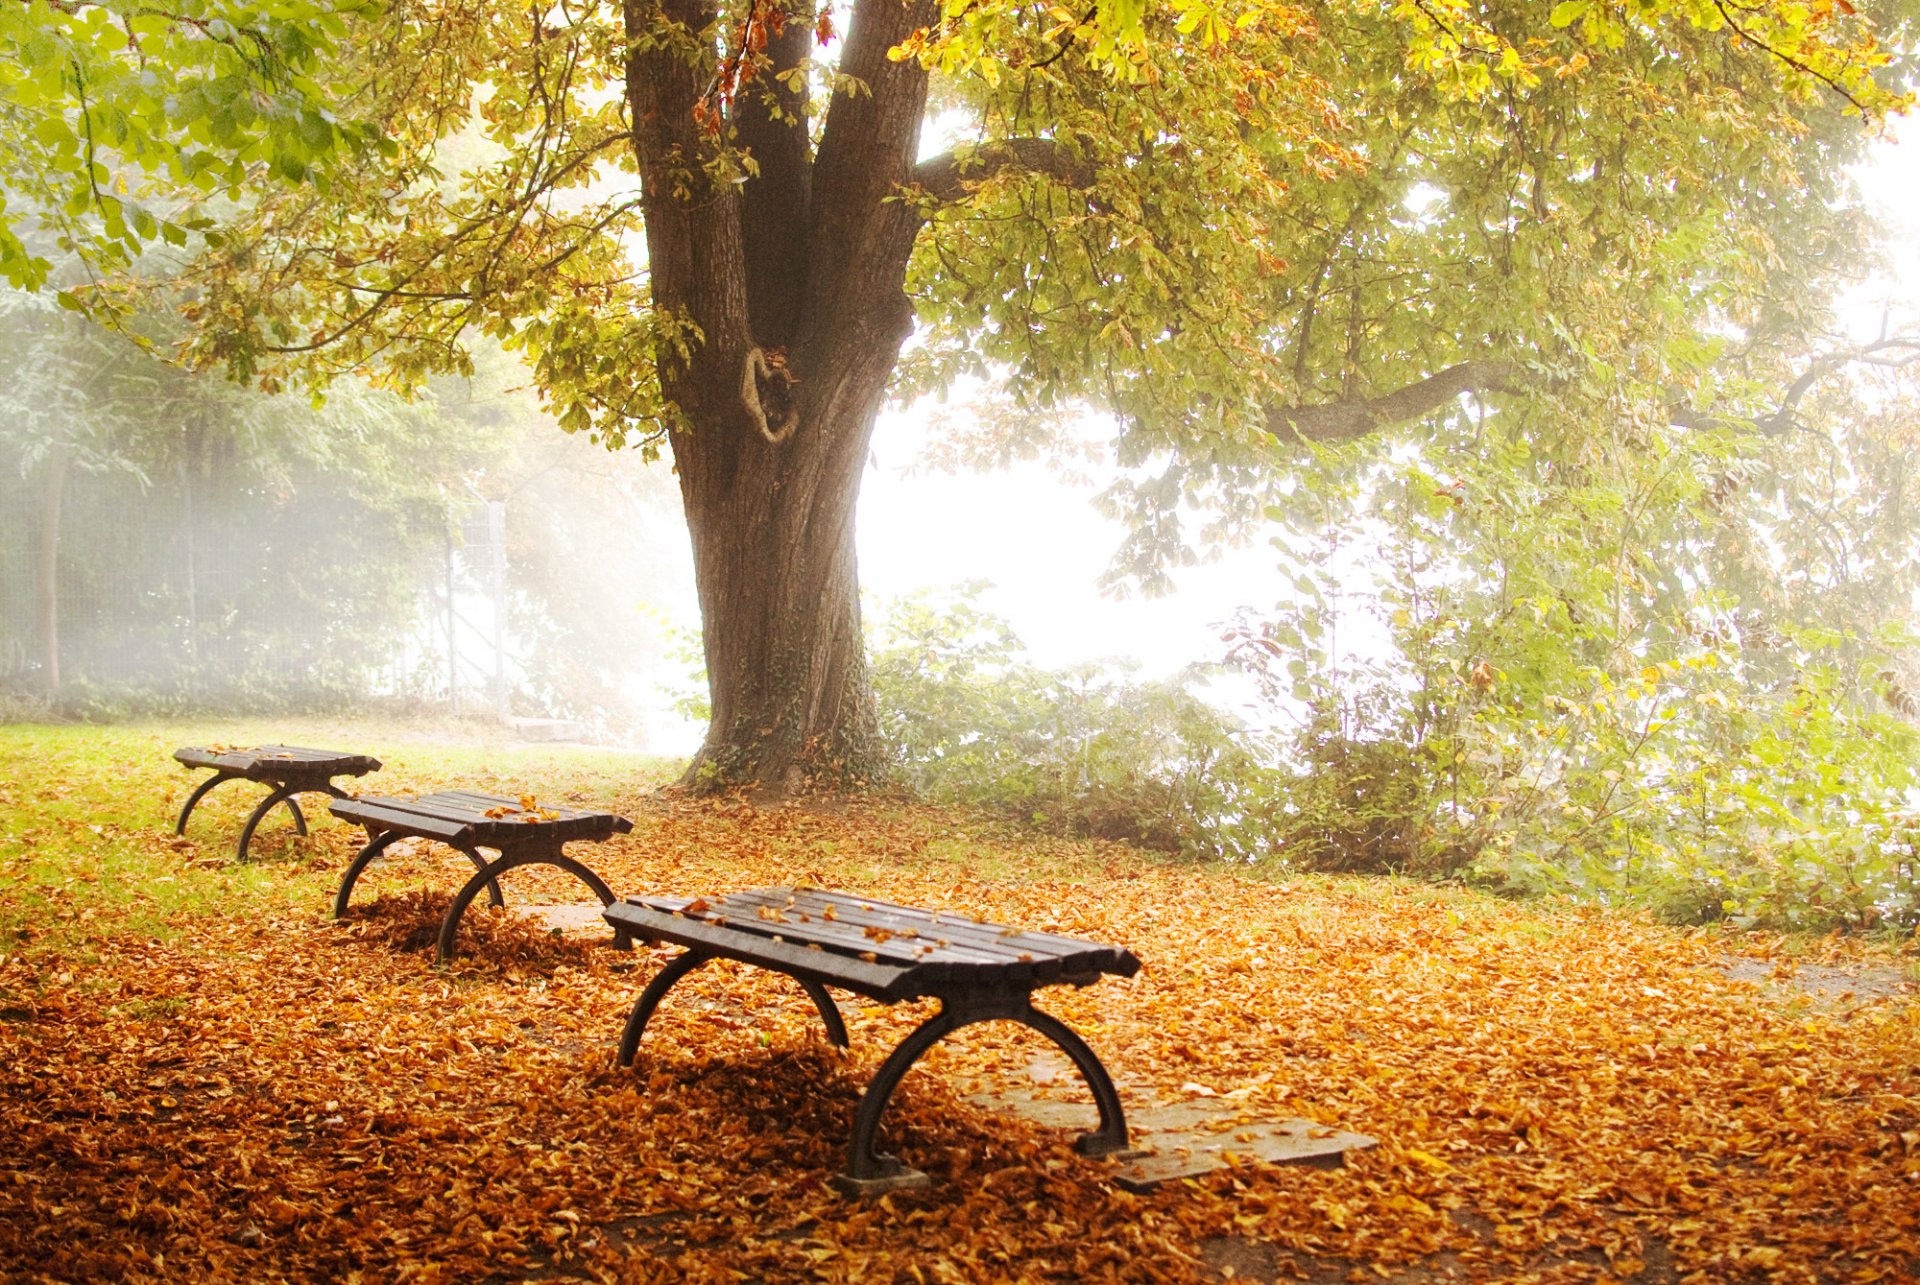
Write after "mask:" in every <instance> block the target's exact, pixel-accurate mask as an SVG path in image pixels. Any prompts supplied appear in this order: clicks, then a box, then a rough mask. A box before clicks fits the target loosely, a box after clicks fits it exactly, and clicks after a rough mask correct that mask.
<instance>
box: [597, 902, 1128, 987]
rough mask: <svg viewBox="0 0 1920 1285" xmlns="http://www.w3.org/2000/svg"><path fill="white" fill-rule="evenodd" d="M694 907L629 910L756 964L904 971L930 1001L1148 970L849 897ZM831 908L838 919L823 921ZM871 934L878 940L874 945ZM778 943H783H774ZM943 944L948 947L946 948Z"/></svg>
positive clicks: (1118, 958)
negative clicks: (767, 958) (792, 962)
mask: <svg viewBox="0 0 1920 1285" xmlns="http://www.w3.org/2000/svg"><path fill="white" fill-rule="evenodd" d="M694 904H696V903H695V902H694V901H693V900H690V899H688V898H684V897H630V898H628V900H627V905H628V906H629V907H632V908H637V909H641V910H645V911H648V912H651V913H653V914H656V915H665V916H667V917H668V919H667V921H668V922H670V923H673V924H677V925H682V926H683V931H684V926H686V925H694V924H703V925H707V926H710V927H712V928H715V929H718V930H721V931H723V932H725V933H727V934H730V935H729V936H727V937H726V938H725V939H724V940H725V941H726V942H727V943H728V945H727V946H726V948H725V949H726V953H728V954H730V955H731V956H732V957H734V958H738V959H744V960H747V961H748V962H757V961H758V956H756V955H755V954H754V952H755V951H758V950H759V949H761V947H763V946H765V945H767V944H774V945H781V946H788V945H793V944H795V943H798V944H799V946H800V947H801V948H803V949H807V948H811V947H816V946H817V947H819V951H818V952H817V953H819V954H825V955H829V956H837V957H839V958H840V959H842V960H847V961H850V962H853V963H859V964H868V965H873V964H878V965H883V966H888V967H894V968H898V969H902V970H904V971H905V972H906V973H907V974H908V975H909V978H908V979H907V980H903V981H902V982H901V983H900V986H902V987H908V988H910V989H911V991H912V993H915V994H922V995H931V994H944V993H951V992H954V991H956V990H966V989H970V988H984V989H989V990H1005V989H1022V990H1031V989H1033V988H1034V987H1037V986H1044V985H1047V984H1049V983H1053V982H1071V983H1074V984H1076V985H1085V984H1087V983H1089V982H1092V981H1094V980H1096V979H1098V978H1099V977H1100V976H1101V975H1102V974H1105V973H1112V974H1115V975H1118V976H1122V977H1131V976H1133V974H1134V973H1136V972H1137V971H1139V968H1140V961H1139V960H1138V959H1137V958H1136V957H1135V956H1134V955H1133V952H1131V951H1128V950H1123V949H1120V948H1118V947H1114V946H1107V945H1103V944H1101V943H1099V942H1092V941H1085V940H1081V939H1077V938H1072V937H1064V936H1061V935H1059V934H1055V933H1032V932H1023V931H1020V930H1017V929H1010V928H1004V927H1002V926H1001V925H998V924H990V923H985V922H983V921H980V920H975V919H964V920H962V919H957V918H956V917H954V916H952V915H949V914H944V913H941V912H934V911H928V910H922V909H919V908H917V907H912V906H899V905H894V904H892V903H888V902H877V901H874V900H872V899H870V898H865V897H854V896H851V895H849V894H845V893H838V892H825V891H821V890H817V889H807V888H801V889H794V888H756V889H751V890H748V891H745V892H735V893H729V894H726V895H724V896H718V897H714V898H711V899H703V900H702V901H701V902H700V903H699V904H700V905H701V909H700V910H699V911H698V912H695V913H692V914H689V913H688V911H687V907H689V906H691V905H694ZM829 908H831V909H832V910H833V912H834V917H833V918H832V919H828V918H826V917H825V914H824V912H825V911H826V910H827V909H829ZM766 912H772V914H771V915H767V914H766ZM868 929H872V930H874V932H875V935H874V936H868V935H867V930H868ZM949 933H951V934H952V936H949ZM776 937H777V938H780V939H781V940H780V941H778V942H775V941H774V940H773V939H774V938H776ZM881 937H884V938H885V939H884V940H881ZM672 940H679V938H672ZM942 940H944V941H946V943H947V944H946V945H944V946H942V945H940V944H939V943H940V942H941V941H942ZM769 966H773V967H777V966H778V965H772V964H769ZM896 989H899V987H896Z"/></svg>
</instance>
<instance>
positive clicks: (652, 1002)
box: [604, 888, 1140, 1193]
mask: <svg viewBox="0 0 1920 1285" xmlns="http://www.w3.org/2000/svg"><path fill="white" fill-rule="evenodd" d="M604 913H605V917H606V920H607V922H608V923H610V924H612V925H614V927H615V929H616V930H621V931H625V932H626V933H628V934H629V935H630V936H632V937H634V938H636V939H638V940H643V941H667V942H674V943H676V944H678V945H681V946H684V947H686V951H685V953H684V954H681V955H678V956H676V957H675V958H674V959H673V960H672V961H671V962H669V963H668V964H667V965H666V967H664V968H663V969H661V970H660V972H659V973H658V974H657V975H656V976H655V977H654V978H653V980H652V981H651V982H650V983H648V985H647V987H646V989H645V990H644V991H642V992H641V994H640V998H639V1000H638V1001H637V1002H636V1003H635V1004H634V1006H633V1013H632V1015H631V1016H630V1017H629V1018H628V1019H627V1025H626V1029H625V1030H624V1031H623V1032H622V1034H621V1038H620V1050H619V1063H620V1065H621V1066H630V1065H632V1064H633V1062H634V1060H635V1058H636V1057H637V1056H638V1053H639V1049H640V1039H641V1036H642V1035H643V1034H645V1032H646V1028H647V1023H648V1022H649V1020H651V1018H652V1017H653V1014H654V1011H655V1010H656V1009H657V1008H658V1007H659V1005H660V1001H661V1000H662V999H663V998H664V997H665V996H666V994H667V992H668V991H669V990H671V989H672V988H673V986H674V985H675V984H676V983H677V982H679V981H680V980H681V979H682V978H683V977H685V976H686V975H687V974H689V973H691V972H693V971H694V970H695V969H697V968H699V967H700V966H701V965H702V964H705V963H707V962H708V961H710V960H714V959H731V960H736V961H738V962H740V963H746V964H752V965H755V966H756V967H760V968H767V969H771V970H773V971H775V972H779V973H785V974H786V975H787V976H789V977H792V978H793V979H794V980H795V981H797V982H799V984H800V986H801V987H802V989H804V990H805V992H806V994H807V997H808V998H809V999H810V1000H812V1001H813V1006H814V1008H815V1009H816V1010H818V1012H819V1014H820V1019H821V1021H822V1022H824V1023H825V1024H826V1028H827V1038H828V1039H829V1040H830V1041H832V1042H833V1043H834V1044H837V1045H839V1046H841V1047H843V1048H844V1047H846V1044H847V1028H846V1024H845V1022H843V1021H842V1020H841V1017H840V1011H839V1009H838V1007H837V1006H836V1005H835V1004H834V1002H833V999H832V998H831V997H830V996H829V995H828V994H827V991H826V988H827V987H828V986H832V987H835V988H838V989H841V990H847V991H852V992H853V993H855V994H858V995H865V996H867V997H868V998H870V999H876V1000H879V1001H881V1002H882V1003H887V1004H892V1003H897V1002H899V1001H901V1000H909V999H924V998H932V999H937V1000H939V1001H940V1009H939V1011H938V1012H937V1013H935V1014H934V1015H933V1016H932V1017H930V1018H928V1019H927V1020H926V1021H924V1022H922V1023H921V1024H920V1025H919V1026H918V1027H916V1028H914V1030H913V1031H912V1032H911V1033H910V1034H909V1035H908V1036H907V1037H906V1038H905V1039H904V1040H902V1041H901V1042H900V1044H899V1045H898V1046H897V1047H896V1048H895V1049H894V1050H893V1052H892V1054H891V1055H889V1056H888V1058H887V1060H886V1061H885V1062H884V1063H882V1064H881V1067H880V1069H879V1071H878V1072H876V1073H875V1074H874V1077H873V1081H872V1083H871V1084H869V1085H868V1086H867V1088H866V1091H865V1092H864V1093H863V1094H862V1095H861V1098H860V1105H859V1107H858V1109H857V1110H856V1111H855V1114H854V1122H853V1137H852V1139H851V1140H850V1141H849V1143H848V1146H847V1166H846V1169H845V1170H844V1171H843V1172H842V1173H840V1174H838V1175H836V1176H835V1177H834V1179H833V1181H834V1185H835V1186H837V1187H839V1188H840V1189H841V1190H843V1191H846V1192H850V1193H870V1192H879V1191H890V1190H894V1189H897V1188H901V1187H915V1186H923V1185H925V1184H926V1182H927V1181H928V1179H927V1176H926V1175H925V1174H923V1173H921V1172H920V1171H918V1170H916V1169H912V1168H909V1167H908V1166H906V1165H905V1164H902V1163H901V1162H900V1161H899V1160H898V1159H896V1158H895V1157H893V1156H890V1155H886V1154H884V1153H882V1152H881V1151H880V1150H879V1148H878V1140H879V1133H880V1122H881V1119H882V1117H883V1116H884V1115H885V1114H886V1110H887V1104H888V1102H889V1101H890V1100H891V1099H892V1097H893V1093H894V1090H895V1089H896V1088H898V1087H899V1085H900V1081H901V1080H902V1079H903V1078H904V1077H905V1076H906V1073H907V1071H908V1070H909V1069H911V1068H912V1066H913V1064H914V1063H915V1062H917V1061H919V1060H920V1058H921V1056H922V1055H924V1054H925V1053H926V1052H927V1050H928V1049H930V1048H932V1047H933V1046H934V1045H935V1044H937V1043H939V1042H940V1041H941V1040H942V1039H944V1038H946V1037H947V1036H948V1035H951V1034H952V1033H954V1032H955V1031H958V1030H960V1029H961V1028H963V1027H966V1026H972V1025H974V1024H976V1023H980V1022H994V1021H1007V1022H1017V1023H1019V1024H1020V1025H1022V1026H1026V1027H1029V1028H1030V1029H1032V1030H1035V1031H1038V1032H1039V1033H1040V1034H1042V1035H1044V1036H1046V1037H1047V1038H1048V1039H1049V1040H1051V1041H1052V1042H1053V1043H1054V1044H1055V1045H1057V1046H1058V1047H1059V1048H1060V1050H1061V1051H1062V1052H1064V1053H1065V1054H1066V1055H1067V1057H1068V1058H1069V1059H1071V1060H1072V1062H1073V1064H1074V1066H1075V1067H1076V1068H1077V1069H1078V1070H1079V1072H1080V1075H1081V1077H1082V1078H1083V1079H1084V1080H1085V1081H1086V1083H1087V1087H1088V1089H1089V1090H1091V1092H1092V1094H1093V1099H1094V1105H1095V1106H1096V1108H1097V1109H1098V1111H1099V1114H1100V1122H1099V1125H1098V1127H1096V1128H1095V1129H1093V1130H1092V1131H1090V1132H1088V1133H1085V1134H1082V1135H1081V1136H1080V1138H1079V1139H1078V1141H1076V1143H1075V1144H1074V1146H1075V1149H1076V1150H1077V1151H1079V1152H1080V1153H1081V1154H1083V1155H1105V1154H1109V1153H1112V1152H1117V1151H1124V1150H1126V1149H1127V1146H1128V1141H1127V1122H1126V1114H1125V1112H1124V1111H1123V1110H1122V1108H1121V1105H1120V1095H1119V1094H1118V1093H1117V1092H1116V1091H1115V1089H1114V1087H1113V1080H1112V1078H1111V1077H1110V1076H1109V1075H1108V1074H1107V1070H1106V1067H1105V1066H1103V1065H1102V1064H1101V1062H1100V1059H1099V1057H1098V1056H1097V1055H1096V1054H1095V1053H1094V1051H1093V1050H1092V1049H1091V1048H1090V1047H1089V1046H1088V1045H1087V1043H1086V1041H1085V1040H1083V1039H1081V1038H1080V1037H1079V1036H1078V1035H1077V1034H1075V1033H1074V1032H1073V1031H1072V1030H1071V1029H1070V1028H1069V1027H1068V1026H1067V1025H1066V1024H1065V1023H1063V1022H1061V1021H1060V1020H1059V1019H1058V1018H1056V1017H1054V1016H1052V1015H1051V1014H1049V1013H1045V1012H1042V1011H1041V1010H1039V1009H1037V1008H1035V1007H1034V1006H1033V992H1034V990H1036V989H1037V988H1039V987H1041V986H1048V985H1054V984H1058V983H1065V984H1069V985H1075V986H1086V985H1089V984H1091V983H1093V982H1095V981H1098V980H1099V979H1100V978H1101V977H1103V976H1106V975H1109V974H1111V975H1115V976H1121V977H1131V976H1132V975H1133V974H1134V973H1135V972H1137V971H1138V970H1139V967H1140V961H1139V960H1138V959H1136V958H1135V957H1134V955H1133V953H1132V952H1131V951H1127V950H1122V949H1120V948H1118V947H1114V946H1104V945H1101V944H1099V943H1098V942H1090V941H1083V940H1081V939H1079V938H1075V937H1065V936H1061V935H1059V934H1056V933H1042V932H1024V931H1020V930H1017V929H1012V928H1004V927H1001V926H999V925H997V924H987V923H982V922H980V921H978V920H975V919H972V918H969V917H967V916H965V915H950V914H942V913H940V912H936V911H929V910H922V909H919V908H917V907H913V906H898V905H893V904H890V903H887V902H880V901H875V900H873V899H871V898H865V897H856V896H853V895H851V894H848V893H843V892H826V891H821V890H818V889H810V888H760V889H755V890H753V891H751V892H741V893H733V894H731V895H728V896H724V897H716V898H713V899H712V900H710V901H709V900H707V899H705V898H694V899H686V898H669V897H644V898H643V897H633V898H629V899H628V900H627V901H625V902H622V903H621V904H619V905H615V906H609V907H608V908H607V910H606V911H605V912H604Z"/></svg>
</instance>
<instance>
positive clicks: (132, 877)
mask: <svg viewBox="0 0 1920 1285" xmlns="http://www.w3.org/2000/svg"><path fill="white" fill-rule="evenodd" d="M489 731H491V735H488V734H487V733H488V732H489ZM455 735H457V736H459V737H461V739H460V740H458V741H455V740H453V739H451V738H452V737H453V736H455ZM275 741H278V742H284V743H290V744H305V745H320V746H325V747H327V748H339V749H343V750H350V751H362V752H367V753H372V754H374V755H375V756H376V757H378V758H379V759H380V760H381V761H382V763H383V764H384V767H383V770H382V771H381V772H379V773H378V774H377V775H374V776H369V777H366V778H362V779H361V780H360V781H358V782H355V781H352V780H348V779H343V780H342V782H341V784H342V785H344V786H345V787H346V788H348V789H355V788H358V789H359V790H361V791H365V792H378V793H400V794H409V793H424V792H427V791H430V790H433V789H439V788H446V787H449V786H453V785H456V784H457V785H459V786H463V787H467V788H472V789H477V790H483V791H489V792H496V793H504V794H513V795H518V794H521V793H536V794H538V795H540V796H541V797H543V798H547V799H564V800H566V801H570V802H588V801H595V800H603V799H607V798H613V797H622V796H625V797H630V796H632V795H633V794H634V793H636V792H639V791H642V790H647V789H651V788H654V787H657V786H658V785H661V784H664V783H666V782H667V781H669V780H671V779H672V777H673V773H674V770H675V766H676V765H674V764H672V763H670V762H668V761H665V760H661V759H656V758H648V757H644V756H640V755H634V754H629V753H624V752H620V751H612V750H596V749H583V748H578V747H569V746H547V745H514V744H511V743H509V742H508V741H507V740H506V739H505V737H504V736H503V735H501V734H500V733H499V732H498V731H492V729H487V728H485V727H484V726H476V727H466V726H461V725H455V726H453V727H450V728H444V729H434V728H431V727H430V728H428V729H426V730H422V729H421V728H419V727H417V726H410V725H401V724H397V723H391V722H381V721H367V720H339V721H301V722H293V723H290V722H288V721H285V720H282V721H277V722H265V721H261V720H206V721H195V722H152V723H130V724H125V725H120V726H113V727H99V726H86V725H78V724H11V725H5V726H0V952H6V951H12V950H17V949H20V948H21V947H23V946H25V945H28V944H32V945H34V946H35V947H36V948H38V949H42V950H47V951H54V952H74V953H75V954H77V955H78V956H80V957H82V958H86V957H90V956H91V954H92V952H93V951H94V950H95V949H96V948H97V945H98V943H99V941H100V940H101V938H102V937H104V936H109V935H113V934H136V935H141V936H148V937H153V938H157V939H160V940H170V939H171V938H172V937H173V936H174V935H175V934H176V933H177V932H178V930H179V927H180V925H181V923H182V922H183V921H184V920H185V919H187V918H191V917H193V916H197V915H205V914H212V913H222V914H226V913H245V912H247V911H248V910H253V911H266V910H279V909H286V908H290V907H307V908H312V907H319V906H322V905H323V904H325V902H326V899H327V893H328V890H329V889H330V888H331V887H332V885H333V883H334V881H335V880H336V879H337V877H338V872H339V869H340V867H342V866H343V865H345V864H346V862H347V860H349V859H350V857H351V854H352V852H353V850H354V849H355V848H356V847H357V846H358V844H359V841H360V838H361V836H360V832H359V831H357V830H353V829H350V828H349V827H346V826H342V825H339V824H338V823H335V822H332V821H331V819H330V818H328V817H327V816H326V811H325V808H324V802H325V801H324V799H321V798H319V797H317V796H309V797H308V798H307V800H306V801H305V804H304V807H305V810H306V812H307V814H308V821H309V824H310V826H311V828H312V830H313V834H312V836H311V837H310V838H309V839H305V840H302V839H299V838H297V837H296V836H295V834H294V831H293V828H292V826H291V824H290V822H289V820H288V817H287V814H286V812H285V811H278V812H276V813H274V815H273V816H271V817H270V818H268V819H267V821H265V822H264V823H263V824H262V825H261V828H260V831H259V833H258V834H257V835H256V837H255V839H254V843H253V848H252V856H253V860H252V861H251V862H250V863H249V864H247V865H238V864H236V863H235V862H234V861H233V859H232V858H233V847H234V844H235V843H236V841H237V839H238V836H239V832H240V828H241V826H242V825H243V824H244V823H245V818H246V816H247V814H248V813H249V812H250V811H251V810H252V809H253V808H254V806H255V805H256V804H257V803H258V802H259V800H260V799H261V798H262V797H263V793H262V791H261V789H260V788H259V787H257V786H253V785H251V784H249V783H247V782H231V783H229V784H226V785H223V786H221V787H220V788H219V789H217V790H214V791H213V792H212V793H210V794H208V795H207V796H206V798H205V799H203V800H202V801H201V803H200V806H199V807H198V808H196V809H195V811H194V815H193V818H192V820H191V821H190V822H189V824H188V829H187V834H186V835H185V836H183V837H178V838H176V837H174V836H173V835H172V829H173V822H174V818H175V817H176V816H177V815H178V813H179V809H180V807H181V805H182V804H183V803H184V802H185V801H186V796H187V794H188V793H189V792H190V791H191V790H192V789H193V788H194V786H195V785H196V784H198V783H199V782H200V781H202V780H204V779H205V776H206V774H205V773H204V772H198V771H191V772H190V771H188V770H186V769H184V768H182V767H181V766H180V765H179V764H177V763H175V762H174V761H173V758H172V752H173V750H174V749H176V748H177V747H179V746H182V745H194V744H208V743H214V744H258V743H263V742H275Z"/></svg>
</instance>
